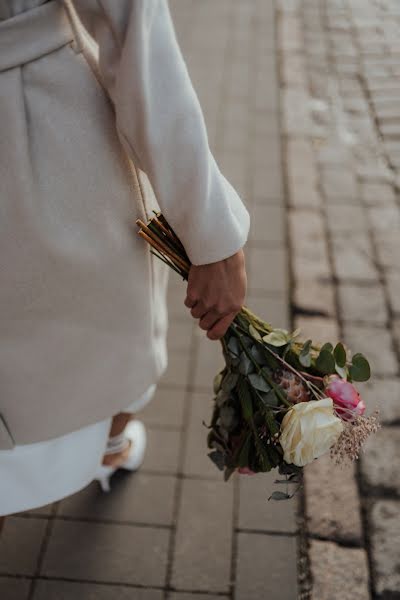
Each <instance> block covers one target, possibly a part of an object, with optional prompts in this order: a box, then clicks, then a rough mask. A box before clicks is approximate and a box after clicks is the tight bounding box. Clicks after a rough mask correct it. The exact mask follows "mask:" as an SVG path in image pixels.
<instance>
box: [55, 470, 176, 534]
mask: <svg viewBox="0 0 400 600" xmlns="http://www.w3.org/2000/svg"><path fill="white" fill-rule="evenodd" d="M175 484H176V480H175V478H174V477H172V476H169V475H148V474H145V473H141V472H138V473H129V472H124V471H122V470H120V471H118V472H117V473H115V475H113V477H112V479H111V487H112V493H110V494H105V493H104V492H102V491H101V489H100V486H99V485H98V483H97V482H94V483H92V484H91V485H90V486H88V487H86V488H85V489H84V490H83V491H81V492H79V493H78V494H74V495H73V496H70V497H68V498H66V499H65V500H63V501H62V502H61V504H60V506H59V509H58V514H59V515H62V516H68V517H73V518H75V519H83V520H89V521H90V520H98V521H107V520H112V521H130V522H133V523H149V524H153V525H170V524H171V523H172V511H173V503H174V493H175ZM160 489H162V491H163V493H162V495H160V494H159V490H160Z"/></svg>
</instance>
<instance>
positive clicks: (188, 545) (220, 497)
mask: <svg viewBox="0 0 400 600" xmlns="http://www.w3.org/2000/svg"><path fill="white" fill-rule="evenodd" d="M232 518H233V487H232V485H231V484H230V483H228V484H227V483H225V482H223V481H221V482H219V481H201V480H189V479H185V480H184V481H183V487H182V496H181V504H180V508H179V516H178V523H177V532H176V545H175V552H174V562H173V573H172V586H173V587H174V588H176V589H178V590H179V589H182V590H196V591H199V592H200V591H203V592H205V591H208V592H228V591H229V585H230V576H231V575H230V568H231V551H232V526H233V523H232Z"/></svg>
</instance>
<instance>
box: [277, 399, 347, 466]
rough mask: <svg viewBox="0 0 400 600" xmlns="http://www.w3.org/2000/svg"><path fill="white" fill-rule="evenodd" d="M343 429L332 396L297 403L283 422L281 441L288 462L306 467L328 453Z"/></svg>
mask: <svg viewBox="0 0 400 600" xmlns="http://www.w3.org/2000/svg"><path fill="white" fill-rule="evenodd" d="M342 431H343V423H342V421H341V420H340V419H339V418H338V417H336V416H335V414H334V412H333V401H332V398H323V399H322V400H311V401H310V402H299V403H298V404H294V405H293V407H292V408H291V409H290V410H288V412H287V413H286V415H285V416H284V418H283V420H282V424H281V435H280V439H279V441H280V444H281V446H282V449H283V452H284V455H283V458H284V459H285V461H286V462H287V463H289V464H294V465H297V466H298V467H303V466H304V465H306V464H308V463H310V462H312V461H313V460H314V458H318V457H319V456H322V454H325V452H327V451H328V450H329V448H331V446H333V444H334V443H335V442H336V440H337V439H338V437H339V435H340V434H341V433H342Z"/></svg>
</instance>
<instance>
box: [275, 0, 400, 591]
mask: <svg viewBox="0 0 400 600" xmlns="http://www.w3.org/2000/svg"><path fill="white" fill-rule="evenodd" d="M278 23H279V26H278V39H279V42H278V48H279V52H280V85H281V92H282V100H283V113H284V114H283V117H284V118H283V121H284V132H283V133H284V143H285V156H286V168H287V171H286V175H287V185H288V194H289V203H290V210H289V226H290V235H289V237H290V242H291V259H292V261H291V264H292V273H293V286H292V298H291V300H292V307H293V312H294V315H295V321H296V322H297V324H298V325H300V326H301V327H302V329H303V331H304V334H305V335H306V336H307V337H308V336H310V337H312V336H315V338H317V337H318V338H320V339H321V340H323V339H332V338H333V339H335V338H339V337H340V338H343V339H345V340H346V341H347V343H348V344H349V346H350V347H354V349H355V350H356V351H362V352H365V353H366V354H367V355H369V356H370V357H371V359H372V361H371V362H372V368H373V373H374V378H373V380H372V381H371V383H368V384H365V385H364V388H363V390H362V393H363V394H364V395H365V397H366V400H367V402H368V403H369V405H370V407H371V408H372V409H373V408H375V407H376V406H377V407H378V408H379V409H380V413H381V421H382V424H383V427H382V430H381V431H380V432H379V433H378V435H376V436H375V437H374V439H371V441H370V443H369V444H368V446H367V449H366V451H365V454H364V455H363V457H362V460H361V462H360V464H359V465H357V466H356V467H355V468H351V469H347V470H345V471H342V470H340V471H339V470H337V469H333V468H332V467H330V468H329V471H327V472H325V473H324V472H323V470H324V469H325V468H326V464H327V462H326V461H319V462H318V463H316V464H315V465H313V466H312V467H311V468H308V469H307V471H306V478H305V498H304V507H305V515H306V522H305V533H306V539H305V540H303V542H304V543H303V544H302V550H303V558H302V566H303V569H302V571H303V572H302V591H301V597H302V598H309V597H311V598H312V599H315V600H336V599H338V600H339V599H340V600H343V599H346V598H351V599H353V600H355V599H360V600H366V599H368V598H379V599H382V600H386V599H394V598H400V558H399V557H400V498H399V496H400V469H399V463H398V459H399V441H400V428H399V425H400V402H399V395H400V394H399V392H400V379H399V347H400V301H399V298H400V266H399V258H400V236H399V226H400V210H399V208H400V204H399V191H400V187H399V186H400V178H399V173H400V35H399V34H400V4H399V2H398V0H279V2H278ZM324 462H325V464H324ZM307 564H308V567H309V573H308V575H309V577H307V569H306V568H305V567H306V566H307Z"/></svg>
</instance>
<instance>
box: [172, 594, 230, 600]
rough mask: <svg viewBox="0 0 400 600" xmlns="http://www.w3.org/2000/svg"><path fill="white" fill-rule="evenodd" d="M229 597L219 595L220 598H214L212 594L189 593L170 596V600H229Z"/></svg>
mask: <svg viewBox="0 0 400 600" xmlns="http://www.w3.org/2000/svg"><path fill="white" fill-rule="evenodd" d="M227 597H228V596H225V595H224V596H222V595H221V594H218V596H214V595H212V594H190V593H188V592H175V593H173V594H170V595H169V596H168V600H223V598H227Z"/></svg>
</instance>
